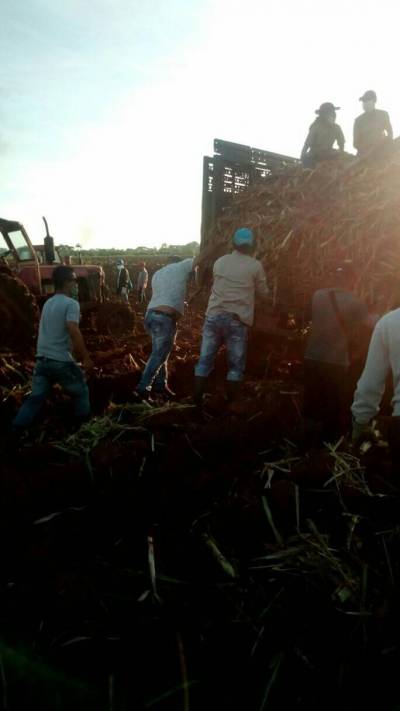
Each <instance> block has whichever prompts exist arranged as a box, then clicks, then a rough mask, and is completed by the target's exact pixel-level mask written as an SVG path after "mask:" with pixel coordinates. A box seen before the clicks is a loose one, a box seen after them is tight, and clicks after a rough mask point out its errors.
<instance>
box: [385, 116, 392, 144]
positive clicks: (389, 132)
mask: <svg viewBox="0 0 400 711" xmlns="http://www.w3.org/2000/svg"><path fill="white" fill-rule="evenodd" d="M385 131H386V135H387V137H388V138H390V140H392V139H393V128H392V124H391V123H390V118H389V114H388V112H387V111H385Z"/></svg>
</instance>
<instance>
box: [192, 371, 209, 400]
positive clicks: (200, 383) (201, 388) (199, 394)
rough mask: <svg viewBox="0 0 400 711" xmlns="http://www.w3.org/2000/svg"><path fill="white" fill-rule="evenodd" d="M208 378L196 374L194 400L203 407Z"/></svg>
mask: <svg viewBox="0 0 400 711" xmlns="http://www.w3.org/2000/svg"><path fill="white" fill-rule="evenodd" d="M207 380H208V378H204V377H203V376H202V375H195V376H194V391H193V400H194V402H195V405H197V407H201V405H202V403H203V395H204V392H205V389H206V385H207Z"/></svg>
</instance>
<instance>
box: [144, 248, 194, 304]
mask: <svg viewBox="0 0 400 711" xmlns="http://www.w3.org/2000/svg"><path fill="white" fill-rule="evenodd" d="M193 261H194V260H193V258H192V257H191V258H190V259H183V260H182V262H175V263H174V264H167V266H166V267H162V268H161V269H159V270H158V271H157V272H156V273H155V274H154V275H153V278H152V280H151V288H152V290H153V295H152V297H151V301H150V303H149V305H148V310H150V309H156V308H157V307H158V306H170V307H171V308H172V309H175V311H178V312H179V313H180V314H183V312H184V302H185V296H186V287H187V282H188V279H189V275H190V273H191V272H192V271H193Z"/></svg>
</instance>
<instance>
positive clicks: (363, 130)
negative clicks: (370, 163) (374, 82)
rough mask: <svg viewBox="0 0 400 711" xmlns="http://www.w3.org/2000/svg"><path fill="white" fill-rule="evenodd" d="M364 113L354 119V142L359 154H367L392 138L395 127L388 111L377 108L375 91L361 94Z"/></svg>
mask: <svg viewBox="0 0 400 711" xmlns="http://www.w3.org/2000/svg"><path fill="white" fill-rule="evenodd" d="M360 101H362V105H363V109H364V113H363V114H361V115H360V116H358V117H357V118H356V120H355V121H354V134H353V144H354V148H356V149H357V152H358V155H359V156H361V155H365V154H366V153H367V152H368V151H369V150H371V148H374V147H375V146H378V145H379V144H380V143H383V142H384V141H385V139H386V140H392V138H393V129H392V126H391V123H390V118H389V114H388V112H387V111H381V110H380V109H376V108H375V104H376V101H377V97H376V93H375V92H374V91H366V92H365V94H363V95H362V96H360Z"/></svg>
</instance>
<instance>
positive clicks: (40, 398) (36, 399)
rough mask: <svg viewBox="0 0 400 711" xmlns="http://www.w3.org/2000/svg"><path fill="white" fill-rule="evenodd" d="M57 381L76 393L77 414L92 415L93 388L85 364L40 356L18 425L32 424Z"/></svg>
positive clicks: (73, 396)
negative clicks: (89, 383)
mask: <svg viewBox="0 0 400 711" xmlns="http://www.w3.org/2000/svg"><path fill="white" fill-rule="evenodd" d="M54 383H58V384H59V385H61V387H62V388H63V390H65V392H67V393H68V394H69V395H71V396H72V398H73V400H74V407H75V416H76V417H79V418H84V417H88V416H89V415H90V402H89V389H88V386H87V384H86V379H85V376H84V374H83V372H82V370H81V368H80V367H79V366H78V365H77V364H76V363H74V362H72V361H61V360H52V359H50V358H38V360H37V361H36V365H35V369H34V371H33V378H32V390H31V394H30V395H29V396H28V397H27V398H26V400H25V402H24V403H23V404H22V407H21V408H20V409H19V411H18V412H17V415H16V417H15V418H14V421H13V426H14V427H18V428H25V427H29V425H31V424H32V422H33V421H34V420H35V418H36V417H37V415H38V414H39V412H40V410H41V409H42V407H43V405H44V402H45V400H46V397H47V395H48V393H49V391H50V388H51V386H52V385H53V384H54Z"/></svg>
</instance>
